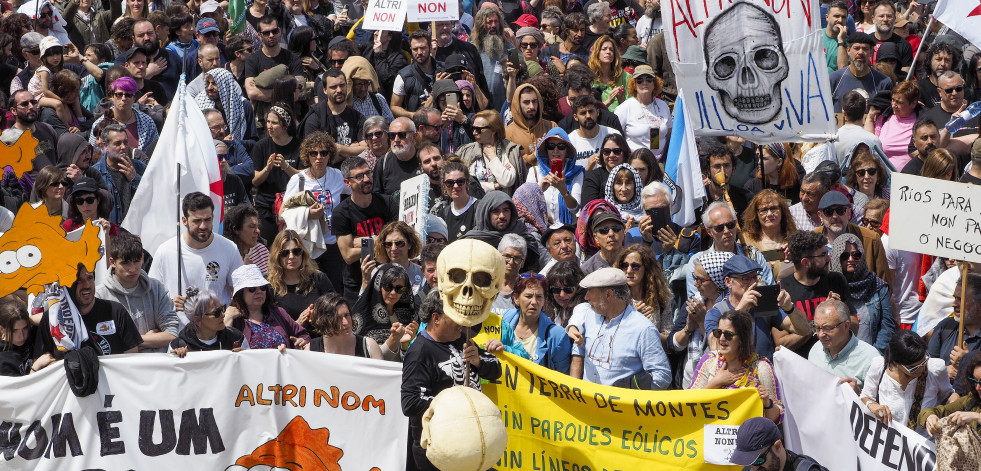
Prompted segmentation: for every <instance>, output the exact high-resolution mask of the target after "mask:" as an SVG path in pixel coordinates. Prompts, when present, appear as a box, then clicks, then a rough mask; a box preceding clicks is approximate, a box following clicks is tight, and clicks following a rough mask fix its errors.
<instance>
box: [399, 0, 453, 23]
mask: <svg viewBox="0 0 981 471" xmlns="http://www.w3.org/2000/svg"><path fill="white" fill-rule="evenodd" d="M408 13H409V21H420V22H422V21H444V20H445V21H456V20H459V19H460V2H458V1H457V0H409V12H408Z"/></svg>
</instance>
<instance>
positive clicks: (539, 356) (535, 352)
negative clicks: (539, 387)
mask: <svg viewBox="0 0 981 471" xmlns="http://www.w3.org/2000/svg"><path fill="white" fill-rule="evenodd" d="M548 288H549V286H548V281H547V280H546V279H545V277H544V276H542V275H539V274H537V273H530V272H529V273H524V274H522V275H521V276H520V277H518V282H517V283H516V284H515V285H514V291H513V292H512V293H511V299H512V300H513V301H514V306H515V307H514V308H512V309H509V310H508V311H507V312H505V313H504V314H503V317H504V323H505V324H507V325H509V326H510V327H511V328H512V329H513V330H514V336H515V338H517V339H518V341H519V342H520V343H521V346H522V347H524V350H525V352H526V353H528V356H529V358H530V359H531V361H533V362H535V363H537V364H539V365H542V366H545V367H547V368H549V369H551V370H555V371H558V372H561V373H564V374H569V364H570V362H571V361H572V342H570V341H569V336H568V335H566V333H565V330H563V329H562V328H561V327H559V326H557V325H555V324H554V323H553V322H552V320H551V319H549V318H548V316H546V315H544V314H543V310H544V309H545V296H546V293H548Z"/></svg>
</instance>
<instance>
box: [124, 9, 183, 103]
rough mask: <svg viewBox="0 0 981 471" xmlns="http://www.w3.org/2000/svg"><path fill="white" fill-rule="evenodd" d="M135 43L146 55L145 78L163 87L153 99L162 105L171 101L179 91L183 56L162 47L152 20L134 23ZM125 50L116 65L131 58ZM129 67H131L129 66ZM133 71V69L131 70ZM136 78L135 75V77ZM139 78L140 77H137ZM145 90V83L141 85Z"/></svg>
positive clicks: (141, 88)
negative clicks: (161, 92)
mask: <svg viewBox="0 0 981 471" xmlns="http://www.w3.org/2000/svg"><path fill="white" fill-rule="evenodd" d="M133 45H134V46H136V47H138V48H143V51H144V54H145V55H146V64H145V69H146V70H145V72H144V77H143V79H146V80H153V81H155V82H157V83H159V84H160V85H161V86H162V88H163V93H164V94H163V95H156V94H155V95H153V99H154V100H156V101H157V102H158V103H160V104H162V105H166V104H167V103H170V100H172V99H173V98H174V93H176V92H177V82H178V81H179V80H180V77H181V70H182V69H183V67H182V64H181V58H180V56H178V55H177V53H176V52H174V51H171V50H170V49H166V48H161V47H160V42H158V41H157V32H156V30H155V29H154V27H153V23H151V22H150V20H139V21H137V22H136V23H135V24H133ZM127 52H128V51H124V52H123V53H122V54H120V55H119V56H117V57H116V65H123V64H125V63H126V62H127V61H129V60H130V54H127ZM127 68H129V67H128V66H127ZM130 73H132V71H131V72H130ZM134 78H135V77H134ZM137 80H139V79H137ZM140 90H141V91H142V90H143V85H140Z"/></svg>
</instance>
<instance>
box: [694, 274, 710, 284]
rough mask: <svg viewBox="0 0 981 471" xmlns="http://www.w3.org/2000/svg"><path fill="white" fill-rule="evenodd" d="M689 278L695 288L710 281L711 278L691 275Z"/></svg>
mask: <svg viewBox="0 0 981 471" xmlns="http://www.w3.org/2000/svg"><path fill="white" fill-rule="evenodd" d="M691 278H692V280H694V281H695V286H701V285H702V284H703V283H707V282H709V281H712V279H711V278H702V277H700V276H698V275H692V276H691Z"/></svg>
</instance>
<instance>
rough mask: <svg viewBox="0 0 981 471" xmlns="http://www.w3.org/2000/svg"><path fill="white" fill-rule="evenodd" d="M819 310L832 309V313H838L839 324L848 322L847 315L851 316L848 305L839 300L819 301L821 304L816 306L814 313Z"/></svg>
mask: <svg viewBox="0 0 981 471" xmlns="http://www.w3.org/2000/svg"><path fill="white" fill-rule="evenodd" d="M821 309H834V311H835V312H836V313H838V321H839V322H840V321H845V320H848V318H849V315H851V311H850V310H849V309H848V304H845V302H844V301H841V300H839V299H834V298H828V299H825V300H824V301H821V303H820V304H818V305H817V308H815V309H814V312H819V311H821Z"/></svg>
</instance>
